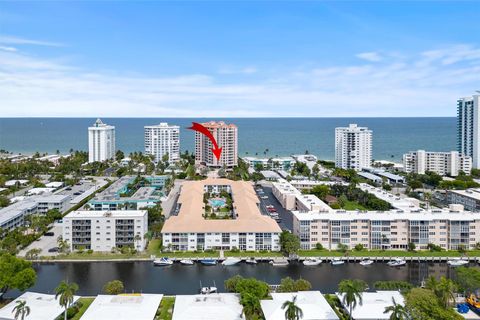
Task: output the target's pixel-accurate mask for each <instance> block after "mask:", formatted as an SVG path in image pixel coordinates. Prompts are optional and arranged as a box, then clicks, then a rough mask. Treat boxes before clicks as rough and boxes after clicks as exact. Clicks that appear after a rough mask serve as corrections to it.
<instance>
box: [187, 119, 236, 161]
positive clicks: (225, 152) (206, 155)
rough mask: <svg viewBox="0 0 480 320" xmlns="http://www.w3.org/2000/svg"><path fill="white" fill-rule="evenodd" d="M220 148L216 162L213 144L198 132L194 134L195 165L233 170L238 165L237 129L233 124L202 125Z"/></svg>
mask: <svg viewBox="0 0 480 320" xmlns="http://www.w3.org/2000/svg"><path fill="white" fill-rule="evenodd" d="M202 125H203V126H204V127H206V128H207V129H208V130H209V131H210V132H211V133H212V135H213V137H214V138H215V140H216V141H217V144H218V147H221V148H222V154H221V156H220V159H219V160H217V158H216V157H215V154H214V153H213V152H212V148H213V144H212V141H210V139H209V138H208V137H207V136H205V135H204V134H202V133H200V132H195V163H197V164H205V165H206V166H208V167H218V168H220V167H227V168H233V167H234V166H236V165H237V164H238V128H237V126H236V125H234V124H226V123H225V122H223V121H218V122H215V121H210V122H205V123H202Z"/></svg>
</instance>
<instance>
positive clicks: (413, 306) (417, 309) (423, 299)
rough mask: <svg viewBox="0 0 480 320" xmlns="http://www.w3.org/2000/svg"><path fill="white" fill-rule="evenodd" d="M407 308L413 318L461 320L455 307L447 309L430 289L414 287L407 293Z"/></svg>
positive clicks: (420, 319)
mask: <svg viewBox="0 0 480 320" xmlns="http://www.w3.org/2000/svg"><path fill="white" fill-rule="evenodd" d="M405 302H406V303H405V308H406V310H407V312H408V313H409V315H410V317H411V318H412V319H419V320H424V319H425V320H461V319H463V317H462V316H460V315H459V314H458V313H457V312H456V311H455V310H454V309H446V308H445V307H444V306H443V305H442V304H441V303H440V301H439V299H438V298H437V297H436V296H435V294H434V293H433V291H431V290H429V289H421V288H414V289H412V290H410V292H409V293H407V294H406V295H405Z"/></svg>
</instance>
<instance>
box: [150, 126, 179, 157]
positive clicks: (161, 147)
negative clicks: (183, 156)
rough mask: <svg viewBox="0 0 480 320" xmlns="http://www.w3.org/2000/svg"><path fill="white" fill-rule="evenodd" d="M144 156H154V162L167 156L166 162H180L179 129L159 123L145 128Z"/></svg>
mask: <svg viewBox="0 0 480 320" xmlns="http://www.w3.org/2000/svg"><path fill="white" fill-rule="evenodd" d="M145 154H151V155H154V156H155V162H158V161H160V160H162V157H163V156H164V155H166V154H168V162H170V163H172V162H175V161H178V160H180V127H179V126H173V125H169V124H168V123H166V122H161V123H160V124H158V125H154V126H145Z"/></svg>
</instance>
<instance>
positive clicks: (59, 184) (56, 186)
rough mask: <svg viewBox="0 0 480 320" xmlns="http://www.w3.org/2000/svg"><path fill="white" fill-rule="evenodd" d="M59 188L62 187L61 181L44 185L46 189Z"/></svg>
mask: <svg viewBox="0 0 480 320" xmlns="http://www.w3.org/2000/svg"><path fill="white" fill-rule="evenodd" d="M61 186H63V182H61V181H52V182H49V183H47V184H46V185H45V187H47V188H60V187H61Z"/></svg>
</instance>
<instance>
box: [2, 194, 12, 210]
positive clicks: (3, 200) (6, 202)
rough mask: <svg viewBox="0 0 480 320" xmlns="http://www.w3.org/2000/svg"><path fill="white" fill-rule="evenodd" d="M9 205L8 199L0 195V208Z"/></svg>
mask: <svg viewBox="0 0 480 320" xmlns="http://www.w3.org/2000/svg"><path fill="white" fill-rule="evenodd" d="M9 205H10V199H8V198H7V197H5V196H0V208H3V207H7V206H9Z"/></svg>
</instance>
